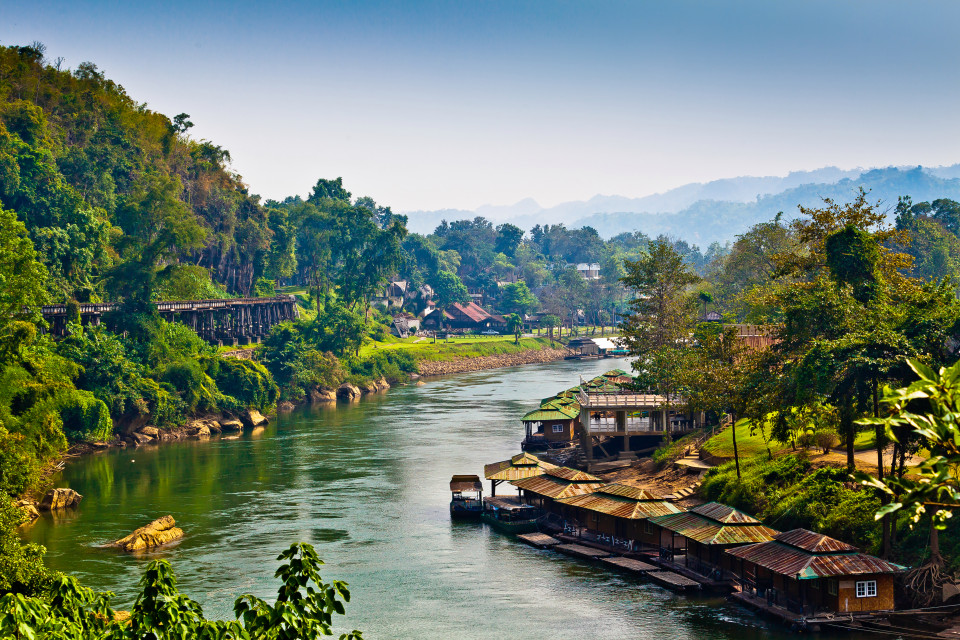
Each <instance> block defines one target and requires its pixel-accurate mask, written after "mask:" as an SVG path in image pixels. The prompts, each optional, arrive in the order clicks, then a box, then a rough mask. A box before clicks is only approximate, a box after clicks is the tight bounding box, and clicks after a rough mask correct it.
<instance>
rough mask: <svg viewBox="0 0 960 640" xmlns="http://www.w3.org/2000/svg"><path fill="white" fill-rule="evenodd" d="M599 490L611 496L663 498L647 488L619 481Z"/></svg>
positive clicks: (637, 498)
mask: <svg viewBox="0 0 960 640" xmlns="http://www.w3.org/2000/svg"><path fill="white" fill-rule="evenodd" d="M597 491H598V492H600V493H606V494H608V495H611V496H619V497H621V498H629V499H630V500H663V498H662V497H661V496H655V495H653V494H652V493H650V492H649V491H647V490H646V489H641V488H640V487H631V486H630V485H627V484H620V483H618V482H612V483H610V484H605V485H603V486H602V487H600V488H599V489H597Z"/></svg>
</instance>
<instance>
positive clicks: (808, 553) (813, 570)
mask: <svg viewBox="0 0 960 640" xmlns="http://www.w3.org/2000/svg"><path fill="white" fill-rule="evenodd" d="M773 538H774V539H773V540H770V541H768V542H759V543H756V544H748V545H746V546H742V547H736V548H734V549H727V551H726V553H728V554H730V555H732V556H734V557H735V558H740V559H742V560H745V561H747V562H752V563H753V564H755V565H757V566H758V567H763V568H764V569H768V570H770V571H772V572H773V573H777V574H780V575H785V576H790V577H795V578H797V579H798V580H813V579H816V578H832V577H836V576H855V575H865V574H872V573H899V572H901V571H903V570H904V569H905V568H906V567H903V566H901V565H899V564H894V563H893V562H887V561H886V560H882V559H880V558H877V557H875V556H871V555H867V554H865V553H861V552H860V550H859V549H857V548H856V547H854V546H852V545H849V544H847V543H846V542H841V541H840V540H836V539H834V538H831V537H829V536H825V535H823V534H821V533H814V532H813V531H808V530H806V529H793V530H792V531H786V532H784V533H778V534H777V535H775V536H774V537H773Z"/></svg>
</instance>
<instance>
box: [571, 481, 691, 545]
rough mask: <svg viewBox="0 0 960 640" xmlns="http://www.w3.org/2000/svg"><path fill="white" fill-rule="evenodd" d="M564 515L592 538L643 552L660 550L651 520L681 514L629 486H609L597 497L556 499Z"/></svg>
mask: <svg viewBox="0 0 960 640" xmlns="http://www.w3.org/2000/svg"><path fill="white" fill-rule="evenodd" d="M556 507H557V508H558V510H559V512H560V515H561V516H562V517H563V518H564V519H566V520H568V521H572V522H574V523H575V524H576V525H577V526H578V527H580V528H583V529H585V530H586V531H587V533H588V534H589V535H592V536H594V537H597V538H598V539H600V540H604V539H607V540H609V541H610V542H611V543H612V546H618V545H622V546H624V547H626V548H627V549H628V550H630V551H639V550H640V548H642V547H643V546H644V545H647V546H656V545H657V543H658V542H659V539H658V536H657V535H655V533H654V531H653V529H652V528H651V527H650V525H649V523H648V519H649V518H652V517H656V516H663V515H668V514H672V513H681V509H680V508H678V507H677V506H675V505H674V504H673V503H671V502H668V501H666V500H664V499H663V498H659V497H657V496H654V495H653V494H651V493H650V492H648V491H646V490H644V489H639V488H637V487H631V486H628V485H625V484H617V483H613V484H605V485H603V486H601V487H599V488H598V489H597V490H596V491H594V492H593V493H587V494H583V495H578V496H571V497H567V498H558V499H556Z"/></svg>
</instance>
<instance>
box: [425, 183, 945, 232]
mask: <svg viewBox="0 0 960 640" xmlns="http://www.w3.org/2000/svg"><path fill="white" fill-rule="evenodd" d="M859 187H863V188H864V189H866V190H868V191H869V200H870V201H871V202H877V201H880V203H881V207H883V208H885V209H887V210H888V211H889V212H892V211H893V208H894V207H895V206H896V204H897V198H898V197H899V196H902V195H909V196H911V197H912V198H913V200H914V202H921V201H925V200H933V199H936V198H951V199H954V200H960V164H956V165H951V166H947V167H934V168H928V167H911V168H901V167H888V168H884V169H869V170H864V169H854V170H842V169H838V168H837V167H824V168H822V169H816V170H813V171H795V172H791V173H789V174H788V175H786V176H782V177H780V176H763V177H756V176H742V177H738V178H726V179H722V180H714V181H712V182H707V183H692V184H687V185H683V186H681V187H677V188H676V189H671V190H669V191H666V192H664V193H658V194H653V195H649V196H645V197H642V198H627V197H624V196H616V195H613V196H603V195H597V196H594V197H593V198H590V199H589V200H586V201H574V202H564V203H561V204H559V205H556V206H554V207H549V208H544V207H541V206H540V205H539V204H538V203H537V202H536V201H535V200H533V199H532V198H527V199H525V200H521V201H520V202H517V203H516V204H513V205H504V206H496V205H484V206H482V207H478V208H477V209H476V210H475V211H467V210H462V209H443V210H439V211H411V212H406V214H407V215H408V216H409V222H408V227H409V228H410V230H411V231H416V232H418V233H430V232H432V231H433V230H434V229H435V228H436V226H437V225H438V224H440V222H441V221H442V220H447V221H452V220H463V219H472V218H474V217H475V216H483V217H485V218H487V219H489V220H491V221H492V222H494V223H500V222H511V223H513V224H516V225H517V226H519V227H521V228H523V229H527V230H528V229H530V228H531V227H533V226H534V225H537V224H559V223H563V224H565V225H567V226H568V227H571V228H578V227H582V226H591V227H593V228H595V229H596V230H597V231H598V232H599V233H600V235H601V236H603V237H604V238H610V237H612V236H615V235H617V234H618V233H623V232H625V231H630V232H632V231H642V232H643V233H645V234H647V235H649V236H657V235H659V234H666V235H670V236H675V237H677V238H680V239H683V240H687V241H688V242H691V243H696V244H699V245H701V246H703V247H706V246H707V245H709V244H710V243H711V242H715V241H716V242H721V243H722V242H726V241H728V240H733V239H734V237H735V236H736V235H737V234H740V233H743V232H744V231H746V230H747V229H749V228H750V227H751V226H752V225H754V224H756V223H757V222H762V221H764V220H769V219H771V218H772V217H773V216H775V215H776V214H777V212H779V211H783V213H784V216H785V217H786V218H787V219H791V218H794V217H796V215H798V209H797V206H798V205H803V206H816V205H818V204H820V203H821V202H822V199H823V198H832V199H834V200H836V201H838V202H846V201H849V200H851V199H853V198H854V197H855V196H856V192H857V189H858V188H859Z"/></svg>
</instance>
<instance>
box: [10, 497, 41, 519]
mask: <svg viewBox="0 0 960 640" xmlns="http://www.w3.org/2000/svg"><path fill="white" fill-rule="evenodd" d="M14 506H15V507H17V508H18V509H20V511H22V512H23V515H24V516H25V517H26V520H24V521H23V522H22V523H21V524H30V523H31V522H33V521H34V520H36V519H37V518H39V517H40V512H39V511H37V505H36V504H35V503H33V502H31V501H30V500H17V501H16V502H15V503H14Z"/></svg>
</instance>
